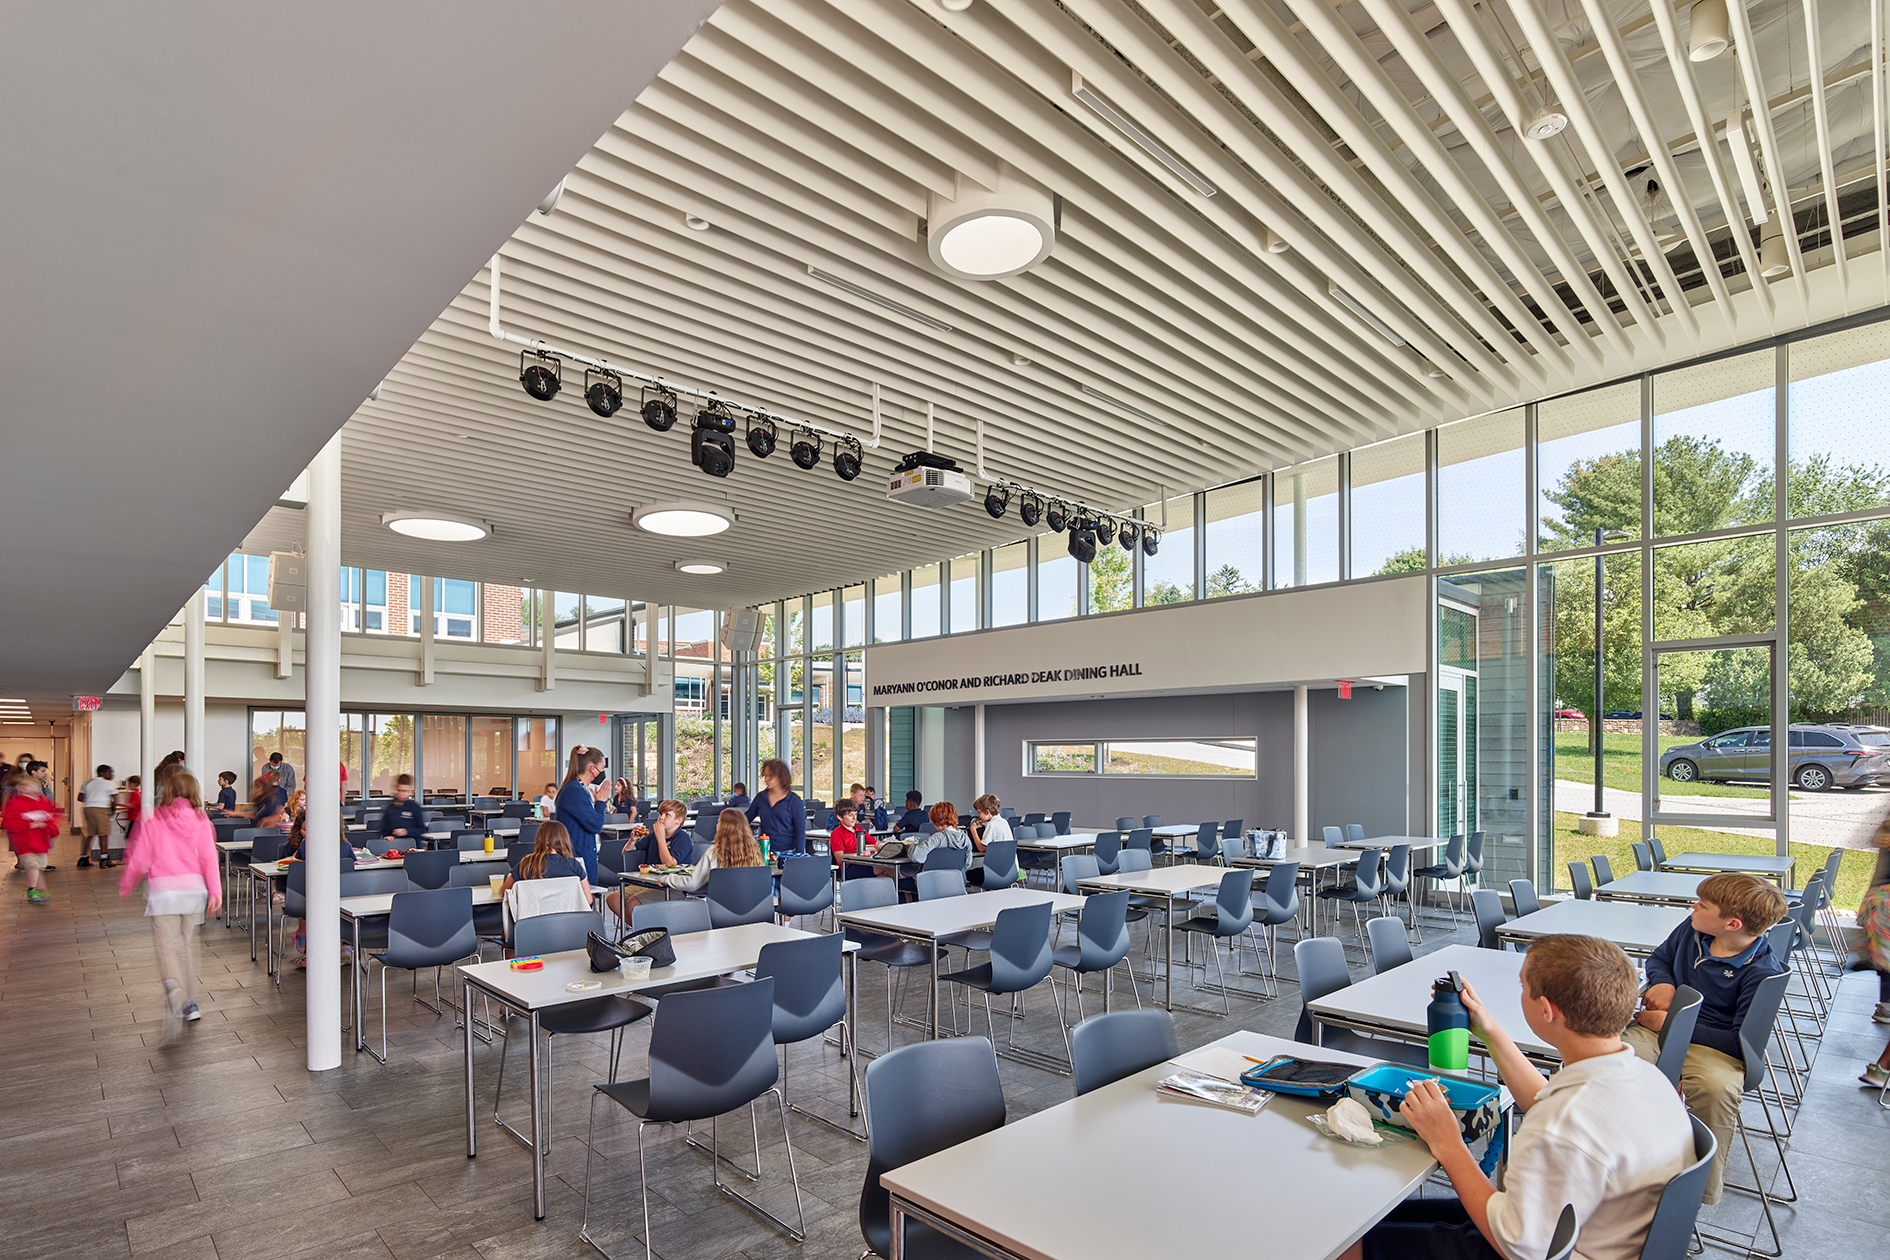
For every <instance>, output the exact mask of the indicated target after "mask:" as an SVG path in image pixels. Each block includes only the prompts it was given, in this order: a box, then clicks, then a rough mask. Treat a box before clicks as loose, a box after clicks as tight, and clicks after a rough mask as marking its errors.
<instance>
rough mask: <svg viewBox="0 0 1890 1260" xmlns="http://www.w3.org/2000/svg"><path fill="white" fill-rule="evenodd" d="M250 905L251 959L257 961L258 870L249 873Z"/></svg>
mask: <svg viewBox="0 0 1890 1260" xmlns="http://www.w3.org/2000/svg"><path fill="white" fill-rule="evenodd" d="M245 901H247V903H248V905H249V960H250V961H251V962H255V961H256V872H255V871H254V870H253V869H252V870H251V871H250V875H249V893H248V896H247V897H245Z"/></svg>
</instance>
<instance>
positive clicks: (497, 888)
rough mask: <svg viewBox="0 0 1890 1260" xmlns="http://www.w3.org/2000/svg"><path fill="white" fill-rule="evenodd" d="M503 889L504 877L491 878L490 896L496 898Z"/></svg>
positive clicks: (495, 876)
mask: <svg viewBox="0 0 1890 1260" xmlns="http://www.w3.org/2000/svg"><path fill="white" fill-rule="evenodd" d="M504 888H505V876H503V875H494V876H493V877H492V895H493V896H495V897H496V896H498V895H499V893H500V892H501V891H502V890H503V889H504Z"/></svg>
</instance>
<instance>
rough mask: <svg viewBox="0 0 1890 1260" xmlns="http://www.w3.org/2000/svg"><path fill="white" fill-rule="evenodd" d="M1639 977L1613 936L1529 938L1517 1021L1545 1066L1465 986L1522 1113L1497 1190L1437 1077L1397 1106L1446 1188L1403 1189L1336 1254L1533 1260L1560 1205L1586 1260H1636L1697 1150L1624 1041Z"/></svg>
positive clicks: (1673, 1100)
mask: <svg viewBox="0 0 1890 1260" xmlns="http://www.w3.org/2000/svg"><path fill="white" fill-rule="evenodd" d="M1638 987H1639V984H1638V980H1637V978H1636V976H1635V974H1634V964H1633V963H1631V962H1629V961H1628V957H1627V955H1626V954H1624V953H1622V952H1621V949H1620V947H1619V946H1617V945H1615V944H1613V943H1612V942H1610V941H1604V940H1602V939H1600V938H1599V937H1594V936H1539V937H1537V938H1536V939H1535V941H1533V942H1532V943H1531V944H1530V946H1529V953H1528V954H1527V955H1526V956H1525V957H1524V959H1523V967H1522V990H1523V992H1522V1008H1523V1019H1524V1020H1525V1021H1526V1022H1527V1023H1528V1025H1529V1030H1530V1031H1531V1032H1533V1033H1534V1034H1535V1035H1536V1036H1537V1037H1539V1038H1541V1039H1542V1040H1543V1041H1545V1042H1547V1043H1548V1044H1549V1045H1551V1046H1554V1047H1555V1049H1556V1052H1557V1053H1558V1054H1559V1055H1560V1056H1561V1059H1562V1067H1561V1070H1560V1071H1558V1072H1556V1074H1555V1075H1554V1076H1551V1077H1548V1078H1546V1079H1545V1078H1544V1077H1543V1075H1542V1073H1540V1072H1538V1071H1537V1070H1536V1068H1535V1067H1534V1065H1532V1064H1531V1063H1530V1062H1529V1060H1527V1059H1525V1058H1524V1057H1523V1055H1522V1051H1520V1050H1518V1049H1517V1048H1516V1043H1515V1042H1514V1041H1512V1040H1511V1039H1510V1036H1509V1034H1508V1033H1507V1032H1506V1031H1504V1030H1503V1029H1502V1028H1501V1027H1499V1026H1498V1025H1497V1024H1495V1023H1493V1022H1492V1021H1491V1019H1490V1015H1489V1011H1488V1010H1487V1009H1485V1007H1484V1005H1483V1003H1482V1002H1481V1001H1479V1000H1478V998H1477V995H1476V993H1475V991H1474V990H1472V989H1471V988H1470V986H1469V985H1467V984H1466V985H1465V986H1464V991H1463V1004H1464V1006H1465V1008H1466V1009H1467V1010H1468V1011H1469V1012H1470V1026H1471V1027H1472V1028H1474V1029H1475V1030H1476V1033H1477V1035H1478V1036H1479V1037H1481V1038H1482V1039H1483V1043H1484V1044H1485V1045H1486V1046H1488V1047H1489V1050H1490V1058H1491V1059H1492V1060H1494V1062H1495V1063H1496V1065H1497V1067H1498V1069H1499V1070H1500V1071H1501V1072H1502V1074H1503V1084H1505V1085H1507V1086H1508V1087H1509V1091H1510V1093H1511V1095H1512V1096H1514V1098H1515V1100H1516V1109H1517V1110H1518V1111H1521V1112H1522V1113H1523V1117H1522V1119H1521V1121H1520V1122H1519V1123H1518V1124H1517V1126H1516V1129H1515V1131H1514V1133H1513V1136H1512V1137H1511V1139H1510V1150H1509V1168H1508V1171H1507V1172H1506V1173H1505V1175H1504V1178H1503V1188H1502V1189H1501V1190H1498V1189H1497V1188H1496V1187H1495V1186H1494V1185H1492V1184H1491V1183H1490V1180H1489V1178H1487V1177H1485V1176H1484V1175H1483V1171H1482V1169H1480V1168H1479V1167H1478V1166H1477V1161H1476V1157H1475V1156H1473V1155H1472V1154H1471V1153H1470V1150H1469V1148H1468V1147H1466V1146H1465V1145H1464V1141H1463V1134H1462V1130H1461V1128H1460V1127H1459V1125H1458V1121H1457V1116H1456V1113H1455V1112H1453V1111H1451V1110H1450V1107H1449V1104H1448V1103H1446V1102H1445V1101H1444V1094H1443V1091H1442V1090H1440V1089H1439V1088H1438V1087H1437V1084H1436V1083H1435V1082H1434V1081H1419V1082H1418V1083H1417V1084H1416V1085H1415V1086H1413V1087H1412V1088H1411V1090H1410V1091H1409V1092H1408V1093H1407V1095H1406V1097H1405V1102H1404V1106H1403V1107H1402V1108H1401V1109H1400V1110H1401V1111H1402V1113H1403V1115H1404V1118H1405V1121H1406V1123H1407V1124H1409V1125H1410V1126H1411V1127H1412V1128H1413V1129H1415V1130H1416V1131H1417V1135H1418V1136H1419V1137H1421V1138H1423V1139H1424V1141H1425V1143H1426V1144H1427V1145H1428V1146H1429V1147H1430V1148H1431V1154H1432V1155H1433V1156H1435V1157H1436V1158H1437V1162H1438V1163H1439V1164H1441V1165H1443V1168H1444V1171H1445V1173H1447V1174H1448V1175H1449V1177H1450V1184H1451V1186H1452V1187H1453V1188H1455V1190H1456V1191H1457V1198H1455V1199H1435V1198H1431V1199H1424V1198H1419V1199H1407V1200H1405V1201H1404V1202H1403V1203H1401V1204H1399V1205H1398V1206H1397V1207H1395V1208H1393V1209H1392V1210H1391V1213H1390V1215H1388V1216H1386V1217H1385V1219H1384V1220H1383V1221H1381V1222H1380V1223H1379V1224H1378V1225H1376V1226H1374V1227H1373V1228H1372V1229H1371V1231H1370V1232H1369V1233H1367V1234H1366V1235H1365V1237H1363V1238H1361V1239H1360V1240H1359V1241H1358V1242H1356V1243H1353V1244H1352V1246H1351V1247H1350V1248H1349V1249H1348V1250H1347V1251H1345V1252H1344V1253H1342V1256H1341V1260H1361V1258H1362V1260H1425V1258H1427V1257H1440V1258H1441V1257H1451V1258H1452V1260H1531V1258H1535V1260H1539V1258H1540V1257H1542V1256H1544V1255H1547V1254H1548V1250H1549V1239H1550V1236H1551V1235H1552V1234H1554V1232H1555V1226H1556V1222H1557V1221H1558V1220H1559V1219H1560V1218H1561V1215H1562V1208H1563V1206H1564V1205H1568V1206H1571V1207H1573V1208H1574V1209H1575V1219H1576V1220H1577V1221H1579V1222H1580V1223H1581V1239H1580V1241H1579V1242H1578V1243H1577V1244H1576V1248H1577V1249H1576V1253H1575V1254H1576V1255H1577V1256H1579V1257H1581V1258H1582V1260H1637V1257H1639V1255H1640V1252H1641V1244H1642V1242H1643V1241H1645V1239H1646V1237H1647V1228H1648V1226H1649V1225H1651V1224H1652V1223H1653V1220H1654V1208H1655V1207H1656V1206H1657V1205H1658V1204H1659V1202H1660V1195H1661V1192H1662V1191H1663V1190H1664V1189H1665V1188H1666V1185H1667V1182H1668V1181H1669V1180H1671V1179H1672V1178H1673V1177H1674V1176H1675V1175H1676V1174H1677V1173H1679V1172H1680V1171H1681V1169H1683V1168H1685V1167H1686V1166H1687V1165H1689V1164H1691V1163H1692V1162H1693V1133H1692V1130H1691V1128H1690V1127H1689V1126H1688V1123H1687V1113H1686V1108H1685V1107H1683V1106H1682V1105H1681V1103H1680V1099H1679V1098H1678V1097H1677V1096H1676V1095H1675V1094H1674V1091H1673V1086H1671V1085H1669V1084H1668V1083H1667V1078H1666V1077H1664V1076H1662V1075H1661V1074H1660V1072H1659V1070H1658V1069H1657V1068H1655V1067H1654V1066H1653V1065H1652V1064H1651V1063H1647V1062H1644V1061H1642V1060H1641V1059H1640V1058H1639V1057H1637V1056H1636V1055H1635V1053H1634V1052H1633V1051H1632V1050H1630V1049H1629V1048H1628V1047H1627V1046H1625V1045H1624V1044H1622V1041H1621V1036H1620V1030H1621V1028H1622V1026H1623V1025H1625V1024H1626V1023H1627V1022H1628V1018H1629V1016H1630V1015H1632V1014H1633V1011H1634V1000H1635V991H1636V989H1637V988H1638Z"/></svg>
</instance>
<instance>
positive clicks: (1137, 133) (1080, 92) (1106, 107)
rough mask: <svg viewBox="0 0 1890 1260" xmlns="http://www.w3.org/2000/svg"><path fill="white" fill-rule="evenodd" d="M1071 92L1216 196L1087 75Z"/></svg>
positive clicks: (1075, 78)
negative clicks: (1086, 81)
mask: <svg viewBox="0 0 1890 1260" xmlns="http://www.w3.org/2000/svg"><path fill="white" fill-rule="evenodd" d="M966 2H967V4H969V2H970V0H966ZM941 3H943V4H944V5H945V7H946V8H950V7H951V3H950V0H941ZM1070 95H1072V96H1074V97H1075V98H1076V99H1077V100H1079V101H1081V102H1083V104H1085V105H1087V106H1089V107H1090V108H1091V109H1093V110H1095V111H1096V113H1097V114H1098V115H1099V116H1100V117H1101V118H1102V120H1103V121H1104V122H1106V123H1108V124H1109V125H1110V126H1111V127H1114V128H1115V129H1116V130H1117V131H1120V132H1121V133H1122V134H1123V135H1125V136H1127V137H1128V138H1129V139H1131V140H1133V141H1134V142H1135V144H1136V147H1138V148H1140V149H1141V150H1142V151H1143V152H1144V153H1146V154H1148V155H1149V156H1150V157H1152V158H1154V159H1155V160H1156V161H1157V162H1160V163H1161V164H1162V165H1163V166H1166V167H1167V168H1168V169H1169V170H1171V171H1173V172H1174V173H1175V174H1177V175H1179V176H1180V177H1181V178H1182V179H1183V180H1184V181H1186V183H1187V185H1188V187H1190V188H1192V189H1194V190H1195V191H1196V192H1198V193H1200V194H1201V195H1202V196H1203V197H1212V196H1213V195H1214V185H1212V184H1210V183H1208V181H1207V179H1206V177H1204V176H1203V175H1202V174H1201V172H1199V171H1197V170H1195V169H1194V168H1193V167H1192V166H1189V165H1188V164H1187V163H1186V162H1184V161H1182V160H1181V159H1180V158H1178V157H1176V156H1175V155H1174V154H1173V153H1172V152H1170V151H1169V149H1168V146H1167V145H1164V144H1163V143H1162V142H1161V141H1159V140H1157V139H1156V138H1155V137H1154V136H1151V135H1149V134H1148V132H1146V131H1144V130H1142V128H1141V127H1140V126H1138V125H1137V124H1136V122H1135V120H1134V119H1132V118H1130V117H1129V116H1128V115H1127V114H1124V113H1123V112H1122V111H1121V110H1119V109H1117V108H1116V107H1115V106H1114V105H1112V104H1110V102H1109V99H1108V98H1107V97H1105V96H1103V95H1102V94H1101V93H1099V92H1097V91H1096V89H1095V88H1093V87H1091V86H1090V85H1089V84H1087V83H1085V82H1083V76H1082V75H1080V74H1077V73H1075V72H1072V73H1071V75H1070Z"/></svg>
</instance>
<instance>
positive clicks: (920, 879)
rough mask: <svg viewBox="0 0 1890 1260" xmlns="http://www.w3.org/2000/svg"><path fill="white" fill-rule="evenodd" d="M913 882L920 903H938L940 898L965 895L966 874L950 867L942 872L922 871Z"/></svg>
mask: <svg viewBox="0 0 1890 1260" xmlns="http://www.w3.org/2000/svg"><path fill="white" fill-rule="evenodd" d="M912 882H913V887H914V889H915V890H916V891H917V893H918V895H919V900H920V901H936V900H937V899H938V898H940V897H962V896H964V895H965V873H964V872H963V871H960V870H956V869H953V868H950V867H947V868H945V869H942V870H926V871H920V872H919V873H918V875H917V876H915V877H914V878H913V881H912Z"/></svg>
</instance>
